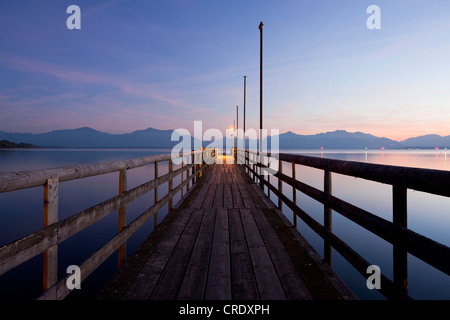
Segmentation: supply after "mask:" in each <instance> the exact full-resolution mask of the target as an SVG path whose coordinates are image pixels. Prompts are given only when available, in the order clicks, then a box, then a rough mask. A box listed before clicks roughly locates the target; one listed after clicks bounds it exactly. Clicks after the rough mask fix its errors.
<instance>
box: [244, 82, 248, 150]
mask: <svg viewBox="0 0 450 320" xmlns="http://www.w3.org/2000/svg"><path fill="white" fill-rule="evenodd" d="M246 91H247V76H244V126H243V129H244V137H243V138H244V150H245V148H246V146H245V103H246V95H247V92H246Z"/></svg>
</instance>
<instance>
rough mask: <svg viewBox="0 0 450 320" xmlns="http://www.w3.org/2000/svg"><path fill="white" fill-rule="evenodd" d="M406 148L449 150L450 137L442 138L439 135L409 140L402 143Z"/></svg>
mask: <svg viewBox="0 0 450 320" xmlns="http://www.w3.org/2000/svg"><path fill="white" fill-rule="evenodd" d="M401 143H402V145H403V146H405V147H412V148H436V147H438V148H449V147H450V136H446V137H442V136H439V135H437V134H428V135H425V136H420V137H415V138H409V139H406V140H404V141H402V142H401Z"/></svg>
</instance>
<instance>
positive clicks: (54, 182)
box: [43, 178, 59, 291]
mask: <svg viewBox="0 0 450 320" xmlns="http://www.w3.org/2000/svg"><path fill="white" fill-rule="evenodd" d="M58 188H59V181H58V178H56V179H48V180H47V181H46V183H45V185H44V228H46V227H48V226H50V225H52V224H54V223H57V222H58ZM43 258H44V259H43V260H44V261H43V267H44V268H43V269H44V273H43V289H44V291H46V290H47V289H48V288H50V287H51V286H52V285H54V284H55V283H56V281H57V280H58V246H53V247H51V248H49V249H47V250H45V251H44V255H43Z"/></svg>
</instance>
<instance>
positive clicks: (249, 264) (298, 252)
mask: <svg viewBox="0 0 450 320" xmlns="http://www.w3.org/2000/svg"><path fill="white" fill-rule="evenodd" d="M233 154H234V155H235V157H236V158H234V160H233V161H234V162H235V163H234V164H220V163H214V162H215V160H216V158H217V156H218V152H217V151H216V150H202V151H200V150H199V151H193V152H189V153H187V154H180V155H172V154H162V155H155V156H148V157H143V158H138V159H129V160H123V161H112V162H103V163H96V164H87V165H75V166H68V167H62V168H55V169H46V170H37V171H30V172H0V193H5V192H14V191H17V190H22V189H27V188H42V189H43V193H42V194H43V213H44V215H43V227H42V229H39V230H38V231H36V232H34V233H31V234H29V235H26V236H24V237H22V238H20V239H18V240H15V241H12V242H11V243H8V244H4V245H3V246H2V247H0V276H7V273H8V271H10V270H12V269H15V268H17V267H18V266H20V265H21V264H22V263H24V262H26V261H28V260H30V259H32V258H34V257H36V256H38V255H42V258H43V268H42V269H43V275H42V279H43V286H42V294H41V295H40V296H39V297H37V298H38V299H42V300H59V299H64V298H66V297H67V296H68V295H69V294H70V293H71V292H72V291H73V288H70V286H68V285H67V281H68V279H69V278H70V277H71V276H72V275H70V274H68V275H66V276H63V277H58V266H59V267H60V268H61V267H63V268H64V269H65V268H67V266H61V265H60V264H61V263H60V261H58V249H59V248H58V246H59V245H60V244H61V243H63V242H64V241H66V240H67V239H69V238H71V237H72V236H74V235H75V234H77V233H79V232H80V231H82V230H84V229H86V228H88V227H90V226H91V225H93V224H95V223H98V222H99V221H100V220H101V219H103V218H104V217H106V216H108V215H111V214H112V213H114V212H117V211H118V223H117V225H118V231H117V234H116V235H115V236H114V237H112V238H111V239H109V240H108V241H107V243H106V244H105V245H104V246H103V247H101V248H100V249H98V250H97V251H96V252H95V253H94V254H92V255H91V256H90V257H89V258H87V259H86V260H84V261H79V262H76V261H74V263H78V266H79V270H80V273H79V275H80V278H81V279H80V281H84V280H85V279H86V278H87V277H89V276H90V275H91V274H92V273H93V272H94V271H95V270H96V269H97V268H98V267H99V266H100V265H102V264H103V263H104V262H105V261H106V260H107V259H108V257H110V256H111V255H112V254H113V253H115V252H118V272H117V273H116V274H115V275H114V276H113V277H112V279H111V280H110V281H109V282H108V283H107V284H106V285H105V286H104V287H103V289H102V290H101V291H100V292H99V294H98V298H99V299H135V300H145V299H156V300H160V299H171V300H174V299H189V300H191V299H192V300H201V299H208V300H219V299H226V300H244V299H251V300H256V299H262V300H275V299H276V300H282V299H294V300H299V299H326V300H343V299H355V296H354V295H353V293H352V292H351V291H350V290H349V289H348V288H347V287H346V285H345V284H344V283H343V282H342V281H341V280H340V279H339V277H338V276H337V275H336V274H335V272H334V271H333V270H332V265H333V263H332V255H333V250H334V251H336V252H337V253H339V254H340V255H341V256H342V257H343V258H344V259H345V260H346V261H347V262H349V263H350V264H351V265H352V266H353V267H354V268H355V269H356V270H357V271H358V272H359V273H360V274H361V275H363V276H364V277H367V269H368V267H369V266H371V265H372V263H370V262H369V261H366V260H365V259H364V258H363V257H362V256H361V255H360V254H359V253H358V252H356V251H355V250H354V249H353V248H351V247H350V246H349V245H348V244H347V243H346V242H345V241H343V240H342V239H340V238H339V237H338V236H337V235H336V234H335V233H333V224H332V213H333V214H340V215H341V216H343V217H345V218H346V219H348V220H350V221H352V222H353V223H355V224H357V225H359V226H360V227H362V228H364V229H365V230H366V232H370V233H372V234H374V235H376V236H378V237H379V238H381V239H383V240H384V241H386V242H388V243H390V244H391V245H392V249H393V250H392V255H391V259H392V266H393V277H391V278H393V279H390V277H388V276H386V275H385V274H384V273H382V274H381V275H380V277H381V279H380V281H381V287H380V289H379V292H380V293H382V294H383V295H384V296H385V297H386V298H387V299H411V297H410V296H409V295H408V255H414V256H415V257H416V258H418V259H420V260H422V261H423V262H424V263H427V264H428V265H429V266H431V267H433V268H435V269H437V270H439V271H440V272H442V273H444V274H446V275H450V248H449V247H448V246H447V245H445V244H442V243H439V242H437V241H434V240H432V239H430V238H427V237H425V236H423V235H421V234H418V233H416V232H414V231H413V230H410V229H409V228H408V226H407V216H408V208H407V191H408V190H416V191H420V192H425V193H429V194H433V195H439V196H444V197H450V187H449V186H450V172H449V171H439V170H429V169H420V168H405V167H396V166H387V165H377V164H370V163H360V162H352V161H342V160H333V159H322V158H316V157H308V156H303V155H292V154H283V153H280V154H276V155H275V157H271V155H270V154H258V153H257V152H253V151H248V150H245V151H244V150H239V151H237V152H234V153H233ZM209 160H212V162H209ZM233 161H231V162H233ZM161 163H166V164H168V165H166V166H165V167H166V168H168V172H164V173H162V172H161V170H159V169H158V168H159V166H160V164H161ZM237 163H239V164H237ZM274 163H275V164H278V169H277V170H275V171H274V172H272V174H271V175H264V174H263V171H264V170H267V169H268V168H269V167H270V168H271V167H272V165H273V164H274ZM283 163H284V164H285V166H284V167H283ZM143 166H153V168H154V176H153V177H149V179H148V180H147V179H146V182H144V183H142V184H141V185H138V186H136V187H133V188H130V189H129V188H128V184H127V172H128V171H129V170H133V169H134V168H139V167H143ZM289 167H290V168H291V169H292V171H291V170H289V171H290V172H286V168H289ZM302 167H309V168H314V169H318V170H322V171H323V189H322V190H320V189H317V188H315V187H313V186H311V185H308V184H306V183H304V182H302V181H300V180H299V179H297V176H296V170H301V168H302ZM282 168H284V171H283V170H282ZM296 168H297V169H296ZM164 171H165V170H164ZM112 173H115V174H117V178H118V194H117V195H116V196H113V197H112V198H110V199H108V200H105V201H103V202H102V203H99V204H97V205H94V206H92V207H90V208H87V209H85V210H83V211H81V212H78V213H77V214H74V215H72V216H69V217H68V218H65V219H63V220H59V219H58V207H59V206H58V201H59V197H58V195H59V185H60V184H61V183H64V182H66V181H71V180H75V179H82V178H87V177H94V176H98V175H104V174H112ZM334 174H339V175H345V176H350V177H355V178H360V179H365V180H369V181H372V182H376V183H382V184H386V185H390V186H392V219H391V220H387V219H384V218H381V217H379V216H377V215H376V214H373V213H371V212H368V211H366V210H363V209H362V208H359V207H357V206H355V205H354V204H351V203H348V202H346V201H344V200H342V199H339V198H337V197H336V196H334V195H333V193H332V190H333V188H332V176H333V175H334ZM175 179H176V180H175ZM175 181H176V182H175ZM174 182H175V185H174ZM274 182H275V184H274ZM165 185H167V186H168V188H167V192H162V189H165V188H159V187H163V186H165ZM283 185H284V188H292V191H293V192H292V197H288V196H286V193H284V192H283ZM158 188H159V189H158ZM158 192H160V193H158ZM265 192H267V193H269V192H270V193H272V194H273V196H275V197H276V198H278V203H277V205H275V204H274V203H273V202H272V201H271V200H270V199H269V197H268V196H267V195H266V193H265ZM297 192H301V193H303V194H304V195H306V196H308V197H310V198H312V199H314V200H315V201H317V202H319V203H321V204H322V205H323V223H320V222H319V221H317V220H315V219H314V218H313V217H312V216H311V215H309V214H308V213H307V212H305V211H304V210H303V209H302V208H301V204H298V203H297V200H296V194H297ZM148 193H153V194H154V197H153V199H154V203H152V204H148V206H149V207H146V208H145V211H144V212H142V213H141V214H140V215H138V216H137V218H135V219H134V220H133V221H127V210H126V209H127V205H128V204H129V203H131V202H132V201H134V200H135V199H137V198H139V197H141V196H143V195H145V194H148ZM176 195H180V197H181V201H179V202H178V203H177V204H175V205H173V203H172V201H173V200H174V197H175V196H176ZM380 200H383V199H380ZM383 201H385V199H384V200H383ZM166 205H167V210H168V212H167V211H166V212H167V215H166V216H165V218H164V219H163V220H162V222H161V223H159V224H158V221H159V220H158V219H157V215H158V212H160V211H161V210H162V209H163V208H165V206H166ZM283 206H286V207H288V208H289V209H290V210H292V213H293V221H288V220H287V219H286V217H285V216H284V214H283V213H282V209H283ZM36 210H37V211H42V207H41V208H36ZM150 219H154V230H153V232H151V234H150V235H149V236H148V237H147V239H146V240H145V241H144V242H143V243H142V245H141V246H140V247H139V249H137V250H136V252H134V253H132V254H131V256H130V257H129V258H128V259H127V254H126V248H127V240H128V239H129V238H130V237H131V236H132V235H134V234H135V232H136V231H137V230H138V229H139V228H141V227H142V226H143V225H144V224H145V223H146V222H147V221H149V220H150ZM297 219H301V220H302V221H303V222H304V223H305V225H306V226H307V227H309V228H310V229H311V230H312V231H314V232H315V233H316V234H317V235H318V236H320V237H321V238H322V239H323V246H324V247H323V249H324V250H323V251H324V255H323V258H322V257H320V256H319V255H318V254H317V252H316V251H315V250H314V249H313V248H312V247H311V246H310V245H309V244H308V243H307V241H305V239H304V238H303V237H302V236H301V235H300V233H299V232H298V231H297Z"/></svg>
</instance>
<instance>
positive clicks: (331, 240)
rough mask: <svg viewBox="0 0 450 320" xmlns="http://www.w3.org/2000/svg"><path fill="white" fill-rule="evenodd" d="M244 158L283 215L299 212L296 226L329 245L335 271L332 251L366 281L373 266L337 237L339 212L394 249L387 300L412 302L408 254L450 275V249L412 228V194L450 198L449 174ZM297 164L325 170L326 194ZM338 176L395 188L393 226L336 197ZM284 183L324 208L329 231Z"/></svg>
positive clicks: (279, 156)
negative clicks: (286, 167) (301, 176)
mask: <svg viewBox="0 0 450 320" xmlns="http://www.w3.org/2000/svg"><path fill="white" fill-rule="evenodd" d="M239 153H240V154H239ZM242 153H244V157H243V158H244V163H245V168H246V169H247V170H248V173H249V174H250V175H253V179H254V180H255V178H256V180H259V184H260V186H261V187H263V186H264V185H265V186H266V187H267V188H268V192H270V191H272V192H273V193H274V194H275V196H277V197H278V199H279V202H278V207H279V208H280V209H281V207H282V203H284V204H285V205H287V206H288V207H289V208H290V209H291V210H292V211H293V213H294V215H293V218H294V226H295V227H296V226H297V220H296V219H297V217H299V218H301V219H302V220H303V221H304V222H305V223H306V225H308V226H309V227H310V228H311V229H312V230H313V231H314V232H316V233H317V234H318V235H319V236H321V237H322V238H323V239H324V260H325V261H326V262H327V263H328V264H330V265H331V261H332V257H331V248H334V249H336V250H337V251H338V252H339V253H340V254H341V255H342V256H343V257H344V258H345V259H346V260H347V261H348V262H350V264H351V265H352V266H353V267H355V269H357V270H358V271H359V272H360V273H361V274H363V275H366V268H367V267H368V266H369V263H368V262H367V261H366V260H364V259H363V258H362V257H361V256H360V255H359V254H358V253H357V252H356V251H354V250H353V249H352V248H350V247H349V246H348V245H347V244H346V243H345V242H344V241H342V240H341V239H340V238H338V237H337V236H336V235H335V234H333V233H332V223H331V220H332V218H331V211H332V210H334V211H336V212H337V213H339V214H341V215H342V216H344V217H345V218H347V219H349V220H350V221H353V222H354V223H356V224H357V225H359V226H361V227H363V228H365V229H366V230H368V231H369V232H371V233H372V234H375V235H377V236H379V237H380V238H381V239H384V240H386V241H387V242H389V243H391V244H392V245H393V266H394V280H393V281H391V280H389V279H388V278H386V277H385V276H384V275H383V274H381V282H382V284H383V286H382V288H381V289H380V291H381V293H382V294H383V295H385V296H386V297H388V298H393V299H398V298H399V299H408V298H410V297H409V296H408V294H407V254H408V253H411V254H413V255H414V256H416V257H417V258H419V259H420V260H422V261H424V262H426V263H428V264H429V265H431V266H433V267H435V268H436V269H438V270H440V271H442V272H444V273H445V274H447V275H450V248H449V247H448V246H446V245H444V244H442V243H439V242H437V241H434V240H432V239H429V238H427V237H425V236H423V235H421V234H419V233H416V232H414V231H412V230H410V229H408V228H407V189H414V190H418V191H423V192H426V193H429V194H437V195H442V196H446V197H450V190H449V188H450V187H449V184H448V182H450V172H449V171H441V170H432V169H421V168H409V167H399V166H391V165H378V164H370V163H362V162H356V161H343V160H334V159H323V158H317V157H311V156H303V155H292V154H285V153H274V154H271V153H262V155H261V156H259V152H255V151H250V150H245V152H244V150H241V151H240V152H238V157H241V158H242ZM267 157H271V158H272V159H271V160H270V161H276V162H278V166H279V168H278V169H279V170H278V171H277V170H274V168H272V167H270V166H269V165H268V162H269V161H268V158H267ZM283 161H286V162H288V163H290V164H291V166H292V173H291V174H292V176H289V175H286V174H284V173H283V170H282V162H283ZM296 164H299V165H303V166H307V167H312V168H316V169H320V170H323V173H324V190H323V191H321V190H319V189H316V188H314V187H312V186H310V185H308V184H306V183H303V182H301V181H299V180H297V178H296V177H295V165H296ZM257 168H259V170H258V169H257ZM269 168H270V169H271V170H269V175H268V176H267V178H266V177H265V176H264V175H263V174H261V172H262V170H267V169H269ZM332 172H333V173H337V174H342V175H346V176H351V177H358V178H363V179H367V180H369V181H375V182H379V183H384V184H389V185H392V192H393V199H392V202H393V206H392V209H393V211H392V214H393V215H392V217H393V219H392V222H391V221H388V220H385V219H383V218H381V217H378V216H377V215H374V214H373V213H370V212H368V211H365V210H363V209H361V208H359V207H357V206H355V205H352V204H350V203H348V202H346V201H344V200H341V199H339V198H337V197H334V196H333V195H332V192H331V190H332V188H331V173H332ZM270 174H272V175H273V176H274V177H276V178H278V179H279V180H278V188H277V187H276V186H273V185H272V184H271V183H270ZM281 181H282V182H284V183H286V184H287V185H289V186H291V187H292V188H293V190H294V191H295V190H298V191H300V192H302V193H303V194H305V195H307V196H309V197H310V198H312V199H314V200H316V201H318V202H320V203H322V204H323V205H324V223H323V225H322V224H321V223H319V222H318V221H317V220H315V219H314V218H312V217H311V216H310V215H308V214H307V213H306V212H305V211H303V210H302V209H301V208H300V207H299V206H298V205H297V202H296V196H293V200H291V199H289V198H288V197H287V196H286V195H285V194H283V188H282V183H281ZM293 195H295V192H294V193H293ZM327 252H328V254H327Z"/></svg>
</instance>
